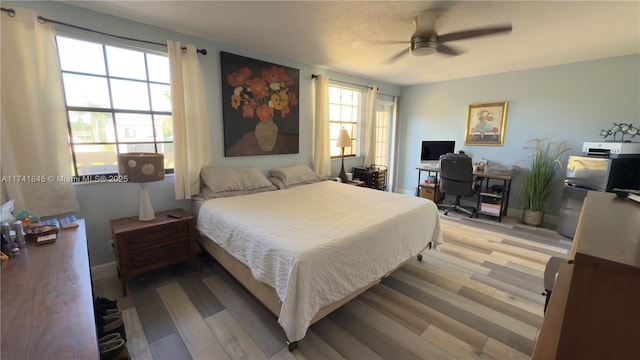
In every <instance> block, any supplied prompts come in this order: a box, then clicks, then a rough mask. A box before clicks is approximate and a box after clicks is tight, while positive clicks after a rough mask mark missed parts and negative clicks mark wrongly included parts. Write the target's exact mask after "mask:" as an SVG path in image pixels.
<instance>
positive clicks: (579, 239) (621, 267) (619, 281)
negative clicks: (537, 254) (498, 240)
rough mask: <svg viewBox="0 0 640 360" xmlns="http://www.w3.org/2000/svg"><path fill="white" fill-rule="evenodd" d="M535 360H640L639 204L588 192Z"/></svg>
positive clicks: (552, 298)
mask: <svg viewBox="0 0 640 360" xmlns="http://www.w3.org/2000/svg"><path fill="white" fill-rule="evenodd" d="M569 260H570V261H569V262H568V263H564V264H562V265H561V267H560V270H559V272H558V277H557V279H556V282H555V285H554V287H553V292H552V294H551V300H550V302H549V307H548V308H547V312H546V314H545V318H544V321H543V323H542V327H541V329H540V334H539V336H538V340H537V342H536V347H535V349H534V352H533V359H541V360H546V359H581V360H585V359H617V360H619V359H640V204H639V203H636V202H633V201H631V200H628V199H623V198H619V197H616V196H615V195H614V194H611V193H603V192H589V194H588V195H587V198H586V200H585V202H584V205H583V208H582V213H581V215H580V220H579V221H578V228H577V231H576V235H575V238H574V240H573V244H572V248H571V253H570V255H569Z"/></svg>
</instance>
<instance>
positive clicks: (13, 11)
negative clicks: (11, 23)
mask: <svg viewBox="0 0 640 360" xmlns="http://www.w3.org/2000/svg"><path fill="white" fill-rule="evenodd" d="M0 10H2V11H4V12H6V13H7V15H9V16H10V17H14V16H16V11H15V10H13V9H11V8H9V9H7V8H0Z"/></svg>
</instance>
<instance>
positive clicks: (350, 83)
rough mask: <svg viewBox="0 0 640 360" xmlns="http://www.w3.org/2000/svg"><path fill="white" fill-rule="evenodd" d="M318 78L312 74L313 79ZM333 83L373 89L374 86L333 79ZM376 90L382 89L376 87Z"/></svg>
mask: <svg viewBox="0 0 640 360" xmlns="http://www.w3.org/2000/svg"><path fill="white" fill-rule="evenodd" d="M318 76H319V75H318V74H311V78H312V79H317V78H318ZM331 81H335V82H339V83H342V84H348V85H354V86H360V87H365V88H369V89H373V86H369V85H362V84H356V83H352V82H348V81H342V80H334V79H331ZM376 90H380V88H379V87H376Z"/></svg>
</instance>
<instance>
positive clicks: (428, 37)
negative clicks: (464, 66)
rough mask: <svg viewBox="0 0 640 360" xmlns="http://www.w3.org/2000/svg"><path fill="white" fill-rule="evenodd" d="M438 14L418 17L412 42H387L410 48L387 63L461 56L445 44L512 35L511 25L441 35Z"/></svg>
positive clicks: (425, 14)
mask: <svg viewBox="0 0 640 360" xmlns="http://www.w3.org/2000/svg"><path fill="white" fill-rule="evenodd" d="M438 14H440V12H436V11H434V12H427V13H424V14H422V15H419V16H416V17H415V19H414V20H413V23H414V25H415V28H416V30H415V32H414V33H413V35H411V40H410V41H391V42H385V43H387V44H389V43H391V44H407V43H408V44H409V47H407V48H405V49H404V50H402V51H401V52H399V53H397V54H396V55H394V56H392V57H391V58H390V59H389V60H388V61H387V62H388V63H391V62H393V61H395V60H397V59H399V58H401V57H402V56H404V55H407V54H411V55H415V56H427V55H432V54H435V53H436V52H437V53H441V54H445V55H451V56H455V55H459V54H461V51H459V50H456V49H455V48H453V47H451V46H448V45H445V43H448V42H452V41H458V40H465V39H471V38H477V37H481V36H487V35H494V34H500V33H510V32H511V29H512V26H511V24H503V25H495V26H491V27H484V28H475V29H467V30H463V31H456V32H452V33H448V34H442V35H441V34H438V33H437V32H436V30H435V25H436V20H437V15H438Z"/></svg>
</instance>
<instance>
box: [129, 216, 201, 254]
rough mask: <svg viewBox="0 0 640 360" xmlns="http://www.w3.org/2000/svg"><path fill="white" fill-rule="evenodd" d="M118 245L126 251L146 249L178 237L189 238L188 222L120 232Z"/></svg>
mask: <svg viewBox="0 0 640 360" xmlns="http://www.w3.org/2000/svg"><path fill="white" fill-rule="evenodd" d="M118 237H119V240H118V246H120V245H121V246H123V249H122V250H123V251H124V252H126V253H131V252H135V251H137V250H140V249H148V248H149V247H155V246H157V245H163V244H167V243H171V242H173V241H176V240H179V239H189V238H190V233H189V222H187V221H181V222H175V223H170V224H166V225H160V226H155V227H151V228H145V229H139V230H135V231H130V232H127V233H124V234H120V235H119V236H118Z"/></svg>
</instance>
